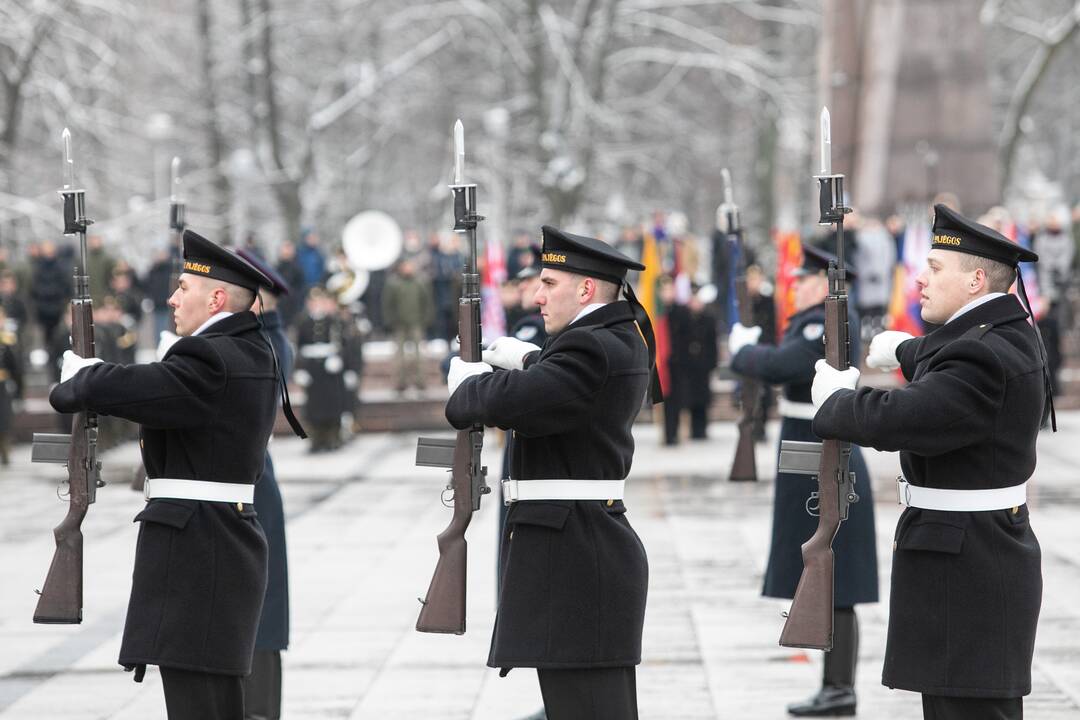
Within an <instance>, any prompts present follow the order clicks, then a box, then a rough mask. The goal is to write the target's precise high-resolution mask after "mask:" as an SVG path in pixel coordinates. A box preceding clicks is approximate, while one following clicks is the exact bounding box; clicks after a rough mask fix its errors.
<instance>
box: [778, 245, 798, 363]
mask: <svg viewBox="0 0 1080 720" xmlns="http://www.w3.org/2000/svg"><path fill="white" fill-rule="evenodd" d="M773 242H774V243H775V244H776V293H775V295H774V296H773V302H775V303H776V340H777V342H779V341H780V338H782V337H783V336H784V331H785V330H786V329H787V325H788V318H790V317H791V316H792V315H794V314H795V278H794V277H792V275H791V273H792V272H793V271H794V270H795V268H797V267H799V266H801V265H802V242H801V240H800V238H799V233H797V232H795V231H794V230H778V231H776V232H775V233H774V234H773Z"/></svg>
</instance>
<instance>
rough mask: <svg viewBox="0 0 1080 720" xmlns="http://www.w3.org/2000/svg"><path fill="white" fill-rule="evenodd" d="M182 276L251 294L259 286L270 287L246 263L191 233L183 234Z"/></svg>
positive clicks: (237, 256) (263, 278) (268, 281)
mask: <svg viewBox="0 0 1080 720" xmlns="http://www.w3.org/2000/svg"><path fill="white" fill-rule="evenodd" d="M184 272H185V273H189V274H191V275H202V276H203V277H208V278H213V279H214V280H221V281H222V282H227V283H232V284H233V285H239V286H240V287H243V288H247V289H248V290H252V291H255V290H258V288H259V287H260V286H261V287H264V288H267V289H271V288H272V287H273V283H272V282H271V281H270V278H268V277H266V275H264V274H263V273H262V272H260V271H259V270H258V269H257V268H256V267H255V266H254V265H252V264H251V263H249V262H248V261H247V260H245V259H243V258H242V257H240V256H239V255H237V254H236V253H234V252H230V251H228V250H226V249H225V248H223V247H221V246H220V245H218V244H216V243H213V242H210V241H209V240H207V239H206V238H204V237H203V236H202V235H199V234H198V233H196V232H192V231H191V230H185V231H184Z"/></svg>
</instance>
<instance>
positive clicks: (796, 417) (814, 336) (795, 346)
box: [728, 245, 878, 717]
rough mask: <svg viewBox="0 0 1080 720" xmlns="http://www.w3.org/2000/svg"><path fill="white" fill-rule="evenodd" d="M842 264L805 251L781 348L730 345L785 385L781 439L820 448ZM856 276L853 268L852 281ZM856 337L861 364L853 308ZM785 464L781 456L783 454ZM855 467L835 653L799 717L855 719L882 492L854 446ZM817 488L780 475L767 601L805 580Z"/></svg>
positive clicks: (841, 558) (838, 559) (798, 707)
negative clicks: (829, 336) (821, 374)
mask: <svg viewBox="0 0 1080 720" xmlns="http://www.w3.org/2000/svg"><path fill="white" fill-rule="evenodd" d="M830 260H835V258H834V257H833V256H832V255H831V254H829V253H828V252H825V251H823V250H818V249H817V248H815V247H813V246H810V245H804V246H803V264H802V266H801V267H800V268H798V269H796V270H795V271H794V273H793V274H794V276H795V310H796V312H795V314H794V315H793V316H792V317H791V318H790V319H789V322H788V327H787V330H786V331H785V332H784V337H783V339H782V340H781V341H780V344H779V345H776V346H773V345H765V344H757V340H758V337H759V336H760V334H761V333H760V330H759V328H757V327H756V326H755V327H754V328H745V327H743V326H742V325H739V324H738V323H736V325H735V326H734V327H733V328H732V331H731V335H730V336H729V339H728V347H729V349H730V350H731V353H732V359H731V368H732V370H734V371H735V372H737V373H739V374H740V375H746V376H749V377H755V378H759V379H760V380H762V381H764V382H767V383H772V384H777V385H782V386H783V394H782V397H781V398H780V415H781V417H782V421H781V425H780V440H781V441H784V440H797V441H803V442H819V441H820V440H821V438H820V437H818V436H817V435H815V434H814V432H813V430H812V429H811V427H810V424H811V420H812V419H813V417H814V407H813V405H812V404H811V402H810V399H811V398H810V383H811V381H812V380H813V378H814V364H815V363H816V362H817V361H818V360H821V359H823V358H824V357H825V344H824V342H823V339H824V335H825V304H824V302H825V296H826V295H828V292H829V281H828V277H827V275H826V271H827V269H828V265H829V261H830ZM852 275H854V272H853V271H852V269H850V268H848V277H851V276H852ZM848 312H849V317H848V327H849V337H850V339H851V354H850V357H849V361H850V362H851V363H852V364H853V365H858V362H859V359H860V355H859V332H858V330H859V321H858V319H857V318H855V317H854V314H853V313H852V312H851V309H850V306H849V308H848ZM777 458H778V459H779V450H778V451H777ZM849 468H850V470H851V471H852V472H854V473H855V491H856V492H857V493H858V495H859V502H857V503H853V504H852V505H851V506H850V509H849V514H848V519H847V520H845V521H844V522H843V523H842V524H841V525H840V530H839V531H838V532H837V535H836V540H835V541H834V543H833V554H834V558H835V594H834V597H833V603H834V625H833V633H834V638H833V649H832V650H831V651H829V652H827V653H825V658H824V663H823V672H822V682H821V689H820V690H819V691H818V692H817V693H816V694H815V695H813V696H812V697H810V698H809V699H808V700H806V701H804V702H799V703H794V704H792V705H789V706H788V712H789V713H791V714H792V715H795V716H799V717H823V716H830V715H852V714H854V713H855V708H856V697H855V669H856V666H857V664H858V653H859V642H858V640H859V631H858V619H857V617H856V615H855V605H857V604H861V603H872V602H877V600H878V571H877V550H876V542H875V531H874V494H873V489H872V487H871V484H870V473H869V471H868V470H867V468H866V462H865V461H864V460H863V457H862V453H861V452H860V451H859V448H858V447H857V446H852V448H851V456H850V460H849ZM816 490H817V480H816V479H815V478H813V477H811V476H809V475H797V474H793V473H781V472H778V473H777V474H776V488H775V490H774V493H773V522H772V542H771V545H770V548H769V562H768V565H767V566H766V568H765V586H764V589H763V590H762V595H764V596H765V597H774V598H785V599H790V598H793V597H795V588H796V587H798V584H799V577H800V576H801V575H802V570H803V561H802V550H801V548H802V544H803V543H804V542H806V541H807V540H809V539H810V536H811V535H813V534H814V531H815V530H816V529H817V525H818V520H817V518H816V517H814V516H812V515H810V514H809V512H807V509H806V502H807V499H808V498H809V497H810V493H811V492H815V491H816Z"/></svg>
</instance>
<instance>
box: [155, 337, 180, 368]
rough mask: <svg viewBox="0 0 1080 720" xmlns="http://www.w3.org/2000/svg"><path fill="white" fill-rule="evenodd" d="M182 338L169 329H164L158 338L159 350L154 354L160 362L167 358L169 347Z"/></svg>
mask: <svg viewBox="0 0 1080 720" xmlns="http://www.w3.org/2000/svg"><path fill="white" fill-rule="evenodd" d="M179 339H180V336H179V335H177V334H176V333H174V332H171V331H169V330H162V331H161V335H160V337H159V338H158V344H157V352H155V353H154V356H155V357H156V358H157V361H158V362H161V361H162V360H164V359H165V356H166V355H167V354H168V353H169V349H170V348H171V347H172V346H173V345H175V344H176V341H177V340H179Z"/></svg>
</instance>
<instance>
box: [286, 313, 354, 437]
mask: <svg viewBox="0 0 1080 720" xmlns="http://www.w3.org/2000/svg"><path fill="white" fill-rule="evenodd" d="M343 334H344V328H343V326H342V322H341V319H340V318H338V317H337V316H336V315H326V316H323V317H312V316H310V315H309V316H306V317H304V319H303V320H301V321H300V325H299V327H298V328H297V334H296V346H297V349H298V354H299V355H300V358H299V360H298V362H297V366H298V367H299V368H300V369H302V370H306V371H307V372H308V373H309V374H310V375H311V384H310V385H308V387H307V388H305V389H306V393H307V402H306V403H305V404H304V418H305V419H307V420H310V421H311V422H312V423H315V424H316V425H326V424H334V425H336V424H337V423H340V422H341V414H342V413H343V412H345V411H346V410H347V409H349V403H348V393H347V391H346V388H345V375H344V372H345V369H346V362H345V361H346V358H345V357H344V355H343V350H344V345H343Z"/></svg>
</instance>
